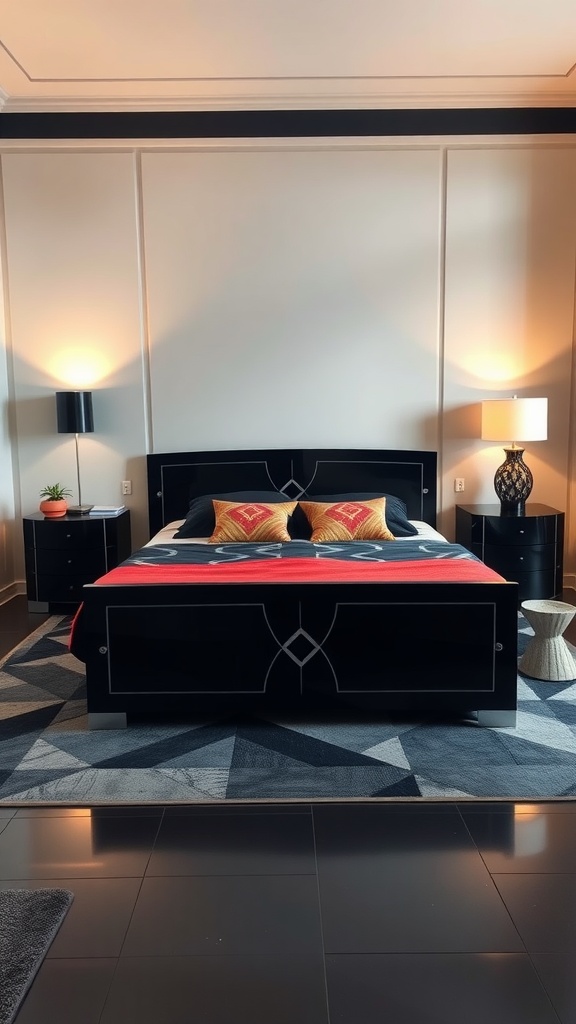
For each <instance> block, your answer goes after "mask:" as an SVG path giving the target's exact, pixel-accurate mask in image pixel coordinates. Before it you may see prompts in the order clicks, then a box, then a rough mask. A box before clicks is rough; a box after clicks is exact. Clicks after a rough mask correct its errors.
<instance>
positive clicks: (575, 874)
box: [490, 871, 576, 879]
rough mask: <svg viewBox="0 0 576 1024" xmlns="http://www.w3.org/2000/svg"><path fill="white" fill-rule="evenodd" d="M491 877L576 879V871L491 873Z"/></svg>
mask: <svg viewBox="0 0 576 1024" xmlns="http://www.w3.org/2000/svg"><path fill="white" fill-rule="evenodd" d="M490 875H491V877H492V878H493V879H496V878H556V877H558V878H566V876H567V875H568V876H569V877H574V878H576V871H491V872H490Z"/></svg>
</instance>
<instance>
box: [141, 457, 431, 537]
mask: <svg viewBox="0 0 576 1024" xmlns="http://www.w3.org/2000/svg"><path fill="white" fill-rule="evenodd" d="M147 462H148V510H149V516H150V535H151V536H153V535H154V534H155V533H157V532H158V530H160V529H161V528H162V527H163V526H164V525H165V524H166V523H169V522H172V521H173V520H174V519H184V518H185V516H186V513H187V512H188V506H189V504H190V500H191V499H192V498H194V497H197V496H198V495H200V494H220V493H223V494H226V493H228V492H231V491H246V490H259V491H262V490H268V491H272V490H274V491H279V492H281V493H282V494H285V495H286V497H287V498H291V499H295V498H306V497H308V498H313V497H314V495H315V494H346V493H353V492H361V491H365V492H367V493H386V494H396V495H397V496H398V497H399V498H402V500H403V501H404V502H405V503H406V506H407V508H408V518H409V519H420V520H423V521H424V522H427V523H430V525H431V526H435V525H436V473H437V462H436V452H421V451H418V452H411V451H386V450H382V449H380V448H294V449H292V448H291V449H284V448H271V449H263V448H262V449H259V448H256V449H254V450H252V451H240V450H232V451H216V452H168V453H166V454H159V455H148V456H147Z"/></svg>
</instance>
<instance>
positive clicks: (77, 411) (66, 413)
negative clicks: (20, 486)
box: [56, 391, 94, 515]
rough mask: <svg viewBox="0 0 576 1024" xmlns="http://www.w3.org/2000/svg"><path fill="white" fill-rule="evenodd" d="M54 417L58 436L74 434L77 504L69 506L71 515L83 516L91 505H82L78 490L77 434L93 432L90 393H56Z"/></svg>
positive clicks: (80, 492) (79, 490)
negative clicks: (56, 421)
mask: <svg viewBox="0 0 576 1024" xmlns="http://www.w3.org/2000/svg"><path fill="white" fill-rule="evenodd" d="M56 415H57V420H58V433H59V434H74V436H75V439H76V473H77V476H78V504H77V505H69V506H68V512H69V513H70V514H71V515H85V514H86V513H87V512H89V511H90V509H91V508H93V507H94V506H93V505H83V504H82V491H81V488H80V459H79V455H78V434H91V433H92V432H93V430H94V416H93V413H92V392H91V391H57V392H56Z"/></svg>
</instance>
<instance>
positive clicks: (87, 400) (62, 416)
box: [56, 391, 94, 434]
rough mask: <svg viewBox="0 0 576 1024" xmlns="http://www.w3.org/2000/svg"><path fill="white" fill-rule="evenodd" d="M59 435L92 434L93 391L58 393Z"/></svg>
mask: <svg viewBox="0 0 576 1024" xmlns="http://www.w3.org/2000/svg"><path fill="white" fill-rule="evenodd" d="M56 416H57V419H58V433H59V434H91V433H92V432H93V430H94V415H93V412H92V392H91V391H57V392H56Z"/></svg>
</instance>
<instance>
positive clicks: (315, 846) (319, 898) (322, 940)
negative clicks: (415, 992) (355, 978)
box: [311, 807, 330, 1024]
mask: <svg viewBox="0 0 576 1024" xmlns="http://www.w3.org/2000/svg"><path fill="white" fill-rule="evenodd" d="M311 820H312V844H313V850H314V865H315V868H316V872H315V873H316V901H317V906H318V922H319V925H320V947H321V950H322V974H323V978H324V1000H325V1005H326V1021H327V1024H330V998H329V991H328V971H327V968H326V941H325V938H324V917H323V914H322V895H321V892H320V870H319V864H318V844H317V841H316V816H315V808H314V807H311Z"/></svg>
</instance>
